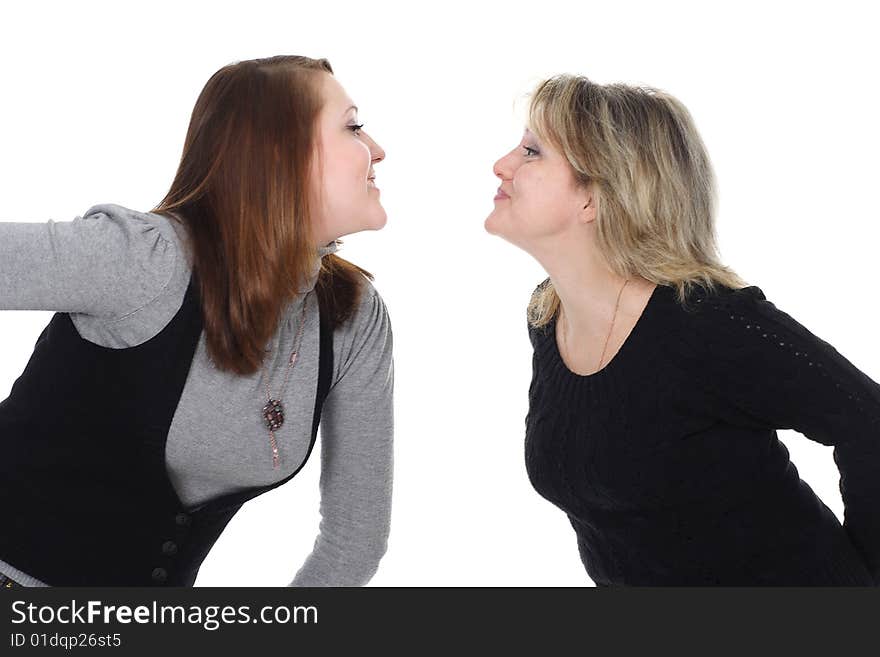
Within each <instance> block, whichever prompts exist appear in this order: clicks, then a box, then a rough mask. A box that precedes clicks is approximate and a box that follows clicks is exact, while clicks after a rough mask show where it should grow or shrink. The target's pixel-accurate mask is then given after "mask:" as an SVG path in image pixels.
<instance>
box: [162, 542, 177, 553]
mask: <svg viewBox="0 0 880 657" xmlns="http://www.w3.org/2000/svg"><path fill="white" fill-rule="evenodd" d="M162 552H164V553H165V554H175V553H176V552H177V543H175V542H174V541H165V542H164V543H162Z"/></svg>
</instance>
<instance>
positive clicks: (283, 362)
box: [0, 56, 393, 586]
mask: <svg viewBox="0 0 880 657" xmlns="http://www.w3.org/2000/svg"><path fill="white" fill-rule="evenodd" d="M356 120H357V108H356V107H354V104H353V103H352V102H351V99H350V98H349V97H348V95H347V94H346V93H345V90H344V89H343V88H342V86H341V85H340V84H339V82H337V80H336V79H335V77H334V75H333V71H332V69H331V67H330V64H329V63H328V62H327V60H325V59H311V58H308V57H298V56H278V57H270V58H265V59H256V60H250V61H241V62H236V63H233V64H230V65H228V66H225V67H223V68H222V69H220V70H219V71H217V72H216V73H215V74H214V75H213V76H212V77H211V78H210V80H209V81H208V82H207V84H206V85H205V87H204V89H203V90H202V92H201V94H200V96H199V98H198V100H197V102H196V105H195V108H194V110H193V113H192V118H191V121H190V126H189V130H188V133H187V135H186V141H185V144H184V148H183V155H182V159H181V162H180V166H179V169H178V171H177V175H176V177H175V179H174V182H173V184H172V185H171V189H170V191H169V192H168V194H167V195H166V196H165V198H164V199H163V200H162V202H161V203H160V204H159V205H158V206H156V207H155V208H153V209H152V210H150V211H149V212H138V211H135V210H131V209H129V208H126V207H123V206H120V205H115V204H102V205H97V206H94V207H92V208H90V209H89V210H88V211H87V212H86V214H85V215H84V216H82V217H76V218H75V219H74V220H73V221H70V222H54V221H51V220H50V221H49V222H48V223H0V309H33V310H37V309H39V310H55V311H57V312H56V314H55V315H54V316H53V318H52V321H51V322H50V323H49V325H48V326H47V327H46V328H45V330H44V331H43V333H42V334H41V335H40V337H39V339H38V340H37V343H36V346H35V349H34V354H33V355H32V356H31V359H30V361H29V363H28V365H27V368H26V369H25V371H24V373H23V374H22V375H21V376H20V377H19V378H18V379H17V380H16V382H15V384H14V386H13V388H12V391H11V394H10V395H9V397H8V398H7V399H6V400H4V401H3V402H2V404H0V439H2V440H0V450H2V453H0V514H2V516H3V518H4V523H3V531H2V532H0V559H2V561H0V573H2V574H3V579H4V582H5V585H6V586H13V585H15V584H22V585H29V586H40V585H44V586H45V585H48V586H59V585H65V586H70V585H80V586H114V585H146V586H149V585H155V586H163V585H164V586H169V585H178V586H181V585H182V586H189V585H192V584H193V582H194V580H195V578H196V575H197V573H198V570H199V565H200V564H201V562H202V560H203V559H204V557H205V556H206V555H207V553H208V551H209V550H210V548H211V546H212V544H213V543H214V541H215V540H216V539H217V537H218V536H219V535H220V533H221V532H222V530H223V528H224V527H225V526H226V524H227V522H228V521H229V520H230V519H231V517H232V516H233V514H234V513H235V512H236V511H237V510H238V509H239V508H240V507H241V505H242V504H243V503H244V502H246V501H247V500H249V499H251V498H253V497H255V496H257V495H260V494H262V493H264V492H266V491H268V490H270V489H272V488H275V487H276V486H278V485H281V484H283V483H284V482H286V481H288V480H289V479H290V478H292V477H293V476H294V475H295V474H296V473H297V472H298V471H299V470H300V468H302V467H303V465H304V464H305V462H306V460H307V459H308V457H309V455H310V453H311V450H312V447H313V445H314V442H315V436H316V431H317V428H318V422H319V420H320V421H321V427H322V439H321V484H320V485H321V515H322V520H321V526H320V535H319V536H318V538H317V541H316V542H315V545H314V550H313V552H312V553H311V555H310V556H309V557H308V558H307V560H306V562H305V564H304V565H303V566H302V567H301V568H300V569H299V571H298V573H297V574H296V576H295V577H294V578H293V581H292V582H291V585H293V586H350V585H363V584H365V583H366V582H367V581H368V580H369V579H370V578H371V577H372V575H373V574H374V572H375V571H376V568H377V566H378V563H379V560H380V558H381V557H382V555H383V554H384V552H385V549H386V545H387V537H388V532H389V521H390V505H391V487H392V485H391V482H392V433H393V421H392V417H393V416H392V394H393V362H392V333H391V325H390V322H389V319H388V314H387V312H386V308H385V305H384V303H383V301H382V298H381V297H380V296H379V294H378V293H377V291H376V290H375V288H374V287H373V286H372V284H371V282H370V279H372V275H371V274H369V273H368V272H366V271H365V270H363V269H361V268H359V267H357V266H355V265H353V264H351V263H349V262H347V261H345V260H343V259H342V258H340V257H339V256H338V255H336V254H335V253H334V252H335V251H336V249H337V247H338V245H339V242H338V241H337V238H339V237H340V236H342V235H346V234H350V233H354V232H357V231H361V230H375V229H379V228H381V227H382V226H383V225H384V224H385V221H386V215H385V211H384V209H383V208H382V205H381V203H380V201H379V190H378V188H377V187H376V186H375V183H374V181H373V178H374V175H375V172H374V169H373V165H374V164H375V163H376V162H379V161H381V160H382V159H383V158H384V155H385V154H384V152H383V150H382V149H381V148H380V147H379V146H378V144H376V142H374V141H373V140H372V139H371V138H370V137H369V136H368V135H367V134H366V132H364V131H363V130H362V126H361V125H358V124H357V122H356ZM293 521H294V520H293V519H292V518H287V517H279V518H277V522H280V523H284V522H293ZM253 556H254V557H255V558H257V557H259V558H268V559H272V560H275V561H276V562H277V567H278V569H279V574H282V573H287V572H288V569H289V568H290V563H289V560H288V559H287V558H286V555H284V554H279V553H278V551H277V550H275V549H274V548H272V546H271V545H269V546H265V550H263V551H261V552H260V554H259V555H257V554H255V555H253Z"/></svg>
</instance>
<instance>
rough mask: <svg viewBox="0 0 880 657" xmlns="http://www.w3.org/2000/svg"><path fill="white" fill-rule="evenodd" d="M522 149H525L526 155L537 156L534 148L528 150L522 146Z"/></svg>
mask: <svg viewBox="0 0 880 657" xmlns="http://www.w3.org/2000/svg"><path fill="white" fill-rule="evenodd" d="M523 149H525V151H526V155H537V154H538V151H536V150H535V149H534V148H529V147H528V146H523Z"/></svg>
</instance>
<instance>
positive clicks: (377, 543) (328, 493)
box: [0, 203, 394, 586]
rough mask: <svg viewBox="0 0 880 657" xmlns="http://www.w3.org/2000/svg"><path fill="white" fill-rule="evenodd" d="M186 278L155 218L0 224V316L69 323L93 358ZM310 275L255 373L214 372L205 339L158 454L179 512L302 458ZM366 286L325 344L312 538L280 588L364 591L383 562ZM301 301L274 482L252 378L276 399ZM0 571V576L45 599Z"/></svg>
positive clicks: (385, 376) (381, 400)
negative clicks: (327, 381)
mask: <svg viewBox="0 0 880 657" xmlns="http://www.w3.org/2000/svg"><path fill="white" fill-rule="evenodd" d="M336 248H337V245H336V243H335V242H331V243H330V244H328V245H326V246H324V247H321V248H320V249H319V251H318V252H319V254H320V255H321V257H323V256H324V255H326V254H328V253H332V252H334V251H335V250H336ZM190 271H191V256H190V251H189V247H188V242H187V235H186V231H185V229H184V228H183V227H182V226H180V225H178V224H177V223H176V222H174V221H171V220H169V219H167V218H165V217H163V216H162V215H158V214H154V213H145V212H138V211H136V210H131V209H129V208H126V207H123V206H120V205H116V204H110V203H107V204H100V205H95V206H92V207H91V208H90V209H89V210H88V211H87V212H86V213H85V215H83V216H81V217H80V216H77V217H76V218H74V219H73V221H62V222H57V221H53V220H49V221H48V222H46V223H23V222H0V310H51V311H59V312H67V313H70V316H71V319H72V320H73V323H74V325H75V326H76V328H77V330H78V331H79V333H80V335H81V336H82V337H84V338H85V339H87V340H90V341H92V342H95V343H97V344H99V345H102V346H104V347H110V348H116V349H123V348H126V347H131V346H134V345H137V344H140V343H142V342H145V341H147V340H149V339H150V338H151V337H153V336H154V335H156V334H157V333H158V332H159V331H160V330H162V328H163V327H164V326H165V325H166V324H167V323H168V322H169V321H170V320H171V318H172V317H173V316H174V314H175V313H176V312H177V311H178V310H179V308H180V307H181V305H182V303H183V297H184V293H185V292H186V288H187V284H188V282H189V278H190ZM317 273H318V271H317V268H315V270H314V271H313V272H312V277H311V279H310V281H309V282H308V284H307V285H305V286H303V288H301V290H300V294H299V295H298V296H297V297H296V298H295V299H294V300H293V301H292V302H291V303H290V305H289V307H287V308H286V310H285V312H284V313H283V315H282V320H281V321H280V324H279V326H278V330H277V331H276V333H275V334H274V336H273V338H272V340H271V342H270V343H269V344H267V345H266V348H267V349H268V350H269V353H268V355H267V358H266V362H265V367H264V369H265V372H257V373H256V374H254V375H252V376H239V375H235V374H231V373H228V372H223V371H220V370H218V369H217V368H216V367H215V366H214V365H213V363H212V362H211V361H210V360H209V359H208V356H207V352H206V345H205V335H204V332H203V333H202V335H201V337H200V339H199V343H198V346H197V347H196V352H195V355H194V357H193V363H192V367H191V369H190V372H189V376H188V378H187V380H186V385H185V386H184V390H183V393H182V395H181V398H180V402H179V404H178V407H177V410H176V412H175V415H174V419H173V421H172V424H171V428H170V430H169V434H168V440H167V448H166V467H167V469H168V473H169V477H170V479H171V482H172V484H173V485H174V488H175V489H176V491H177V493H178V495H179V496H180V499H181V500H182V501H183V502H184V504H185V505H186V506H187V507H195V506H196V505H198V504H201V503H202V502H204V501H206V500H209V499H211V498H213V497H217V496H219V495H222V494H225V493H229V492H234V491H238V490H242V489H244V488H250V487H253V486H263V485H266V484H269V483H272V482H274V481H278V480H280V479H282V478H284V477H286V476H288V475H289V474H290V473H291V472H293V471H294V470H295V469H296V468H297V467H299V465H300V464H301V463H302V460H303V458H305V455H306V450H307V449H308V444H309V439H310V436H311V423H312V411H313V409H314V403H315V383H314V382H315V381H316V379H317V374H318V304H317V298H316V297H315V294H314V292H313V291H312V289H313V287H314V284H315V281H316V279H317ZM364 285H365V289H364V291H363V293H362V296H361V301H360V304H359V307H358V308H357V310H356V312H355V314H354V316H353V317H352V319H351V320H350V321H349V322H347V323H345V324H344V325H343V326H341V327H338V328H337V330H336V332H335V334H334V338H333V353H334V371H333V373H332V379H331V388H330V392H329V393H328V395H327V399H326V400H325V403H324V408H323V412H322V420H321V429H320V436H321V438H320V443H321V475H320V490H321V503H320V511H321V522H320V533H319V535H318V537H317V540H316V541H315V544H314V549H313V551H312V552H311V554H310V555H309V556H308V557H307V558H306V561H305V563H304V564H303V565H302V567H301V568H300V569H299V571H298V572H297V573H296V576H295V577H294V579H293V581H292V582H291V583H290V584H289V585H290V586H362V585H364V584H366V583H367V582H368V581H369V580H370V578H371V577H372V576H373V574H374V573H375V572H376V569H377V568H378V564H379V560H380V559H381V557H382V556H383V555H384V553H385V550H386V548H387V541H388V534H389V530H390V516H391V490H392V468H393V453H392V452H393V450H392V440H393V405H392V397H393V388H394V365H393V358H392V333H391V323H390V321H389V318H388V313H387V310H386V308H385V304H384V302H383V300H382V298H381V297H380V295H379V293H378V292H377V291H376V289H375V288H374V287H373V285H372V284H371V283H370V282H369V281H368V280H366V279H364ZM310 291H312V293H311V294H309V292H310ZM304 300H305V303H306V318H305V328H304V331H303V337H302V344H301V347H300V350H299V356H298V358H297V362H296V365H295V366H294V367H293V369H292V370H291V372H290V375H289V381H288V383H287V388H286V390H285V392H284V395H283V402H284V404H285V423H284V426H283V427H282V428H281V429H279V430H277V431H276V432H275V437H276V440H277V443H278V450H279V455H280V460H281V462H280V467H279V468H277V469H273V468H272V455H271V448H270V445H269V434H268V431H267V430H266V428H265V425H264V424H263V418H262V414H261V411H262V407H263V405H264V404H265V401H266V393H265V382H264V380H263V378H262V377H263V376H266V375H267V374H268V376H269V387H270V390H271V391H272V393H273V395H274V394H276V393H277V392H278V391H279V390H280V388H281V386H282V384H283V382H284V376H285V371H286V370H287V360H288V358H289V355H290V352H291V351H292V349H293V343H294V339H295V335H296V331H297V329H298V323H299V318H300V317H301V311H302V303H303V301H304ZM7 439H16V440H26V439H27V437H26V436H21V437H14V438H11V437H7ZM0 449H2V446H0ZM0 454H2V452H0ZM6 513H15V509H0V516H2V515H3V514H6ZM59 549H63V546H59ZM2 557H3V555H2V554H0V572H2V573H4V574H6V575H8V576H9V577H12V578H13V579H15V580H17V581H19V582H21V583H22V584H25V585H28V586H46V584H45V583H43V582H41V581H40V580H38V579H36V578H35V577H33V576H31V575H29V574H28V573H24V572H22V571H20V570H18V569H16V568H15V564H11V563H6V562H5V561H3V560H2Z"/></svg>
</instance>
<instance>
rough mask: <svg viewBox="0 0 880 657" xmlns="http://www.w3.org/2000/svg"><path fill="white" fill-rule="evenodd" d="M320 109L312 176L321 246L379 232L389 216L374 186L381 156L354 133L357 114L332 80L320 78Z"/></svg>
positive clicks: (381, 152)
mask: <svg viewBox="0 0 880 657" xmlns="http://www.w3.org/2000/svg"><path fill="white" fill-rule="evenodd" d="M321 78H322V80H321V83H320V84H321V94H322V98H323V101H324V105H323V107H322V108H321V111H320V113H319V115H318V119H317V126H316V128H317V132H316V138H317V143H316V147H317V153H316V155H317V158H314V159H313V161H312V176H311V179H312V180H313V181H314V183H313V184H314V186H315V187H317V189H316V190H315V191H316V194H317V204H316V206H315V207H314V216H313V221H314V224H313V225H314V231H315V237H316V239H317V241H318V244H319V245H323V244H327V243H328V242H330V241H332V240H334V239H336V238H337V237H341V236H342V235H348V234H350V233H356V232H358V231H361V230H378V229H380V228H382V227H383V226H384V225H385V222H386V220H387V216H386V215H385V209H384V208H383V207H382V204H381V202H380V201H379V188H378V187H376V184H375V182H374V181H373V180H372V178H373V176H374V175H375V171H374V170H373V165H374V164H375V163H376V162H380V161H382V160H383V159H385V151H384V150H382V148H381V147H380V146H379V145H378V144H377V143H376V142H375V141H373V140H372V139H371V138H370V137H369V135H367V133H366V132H364V131H363V130H361V129H358V128H357V125H358V124H357V108H355V107H354V103H353V102H352V101H351V98H349V97H348V94H347V93H345V90H344V89H343V88H342V85H340V84H339V83H338V82H337V81H336V78H335V77H334V76H333V75H330V74H329V73H322V74H321Z"/></svg>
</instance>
